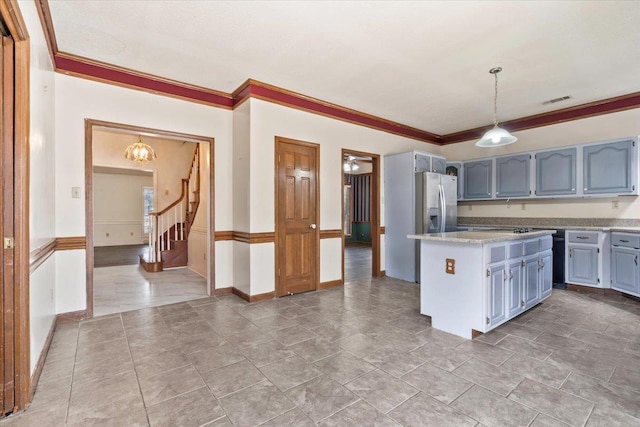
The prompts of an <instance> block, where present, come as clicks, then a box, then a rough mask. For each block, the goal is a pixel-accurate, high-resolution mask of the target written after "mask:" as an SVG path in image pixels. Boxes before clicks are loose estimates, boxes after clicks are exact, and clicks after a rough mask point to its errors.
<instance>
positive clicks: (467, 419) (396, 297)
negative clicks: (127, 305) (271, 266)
mask: <svg viewBox="0 0 640 427" xmlns="http://www.w3.org/2000/svg"><path fill="white" fill-rule="evenodd" d="M418 307H419V287H418V285H416V284H413V283H407V282H402V281H398V280H394V279H390V278H381V279H375V280H370V279H368V280H363V281H356V282H353V283H351V284H347V285H345V286H344V287H337V288H332V289H329V290H323V291H318V292H312V293H306V294H299V295H294V296H291V297H285V298H281V299H274V300H270V301H265V302H262V303H256V304H247V303H245V302H244V301H243V300H241V299H239V298H237V297H235V296H233V295H228V296H223V297H211V298H203V299H198V300H193V301H189V302H182V303H178V304H172V305H166V306H162V307H153V308H145V309H141V310H136V311H130V312H126V313H122V314H115V315H109V316H104V317H100V318H95V319H92V320H87V321H82V322H79V323H77V322H70V323H62V324H59V325H58V327H57V329H56V331H55V335H54V338H53V343H52V345H51V348H50V350H49V354H48V356H47V360H46V363H45V365H44V369H43V371H42V375H41V377H40V383H39V385H38V388H37V391H36V394H35V398H34V400H33V404H32V405H31V406H30V407H29V409H28V410H27V411H26V412H25V413H22V414H18V415H15V416H12V417H9V418H8V419H6V420H4V421H2V422H0V425H2V426H3V427H9V426H23V425H34V426H64V425H69V426H93V425H114V426H146V425H152V426H178V425H180V426H201V425H205V424H206V425H207V426H226V425H227V426H228V425H236V426H256V425H264V426H286V425H291V426H313V425H320V426H349V427H357V426H374V425H375V426H398V425H400V426H426V425H430V426H478V427H480V426H487V427H491V426H532V427H541V426H567V425H571V426H585V425H586V426H589V427H593V426H636V427H637V426H639V425H640V371H639V368H638V367H639V366H640V303H638V302H637V301H634V300H631V299H627V298H623V297H619V296H616V297H603V296H595V295H585V294H579V293H576V292H571V291H563V290H555V289H554V291H553V294H552V296H551V297H550V298H549V299H548V300H547V301H545V302H544V303H542V304H541V305H539V306H538V307H536V308H534V309H532V310H530V311H529V312H527V313H524V314H523V315H521V316H519V317H518V318H516V319H514V320H512V321H510V322H508V323H507V324H505V325H503V326H501V327H500V328H498V329H497V330H495V331H492V332H490V333H488V334H486V335H483V336H481V337H479V338H477V339H475V340H473V341H470V340H465V339H462V338H459V337H456V336H453V335H450V334H447V333H444V332H440V331H438V330H435V329H432V328H431V326H430V321H429V318H427V317H425V316H422V315H420V314H419V312H418Z"/></svg>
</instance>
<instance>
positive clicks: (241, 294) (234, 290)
mask: <svg viewBox="0 0 640 427" xmlns="http://www.w3.org/2000/svg"><path fill="white" fill-rule="evenodd" d="M231 292H232V293H233V294H234V295H236V296H238V297H240V298H242V299H243V300H245V301H246V302H251V298H250V297H249V294H247V293H245V292H242V291H241V290H240V289H238V288H235V287H234V288H231Z"/></svg>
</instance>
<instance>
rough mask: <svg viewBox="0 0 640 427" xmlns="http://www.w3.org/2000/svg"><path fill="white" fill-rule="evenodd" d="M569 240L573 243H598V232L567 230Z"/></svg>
mask: <svg viewBox="0 0 640 427" xmlns="http://www.w3.org/2000/svg"><path fill="white" fill-rule="evenodd" d="M569 241H570V242H573V243H598V232H597V231H591V232H589V231H585V232H569Z"/></svg>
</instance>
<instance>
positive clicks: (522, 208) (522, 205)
mask: <svg viewBox="0 0 640 427" xmlns="http://www.w3.org/2000/svg"><path fill="white" fill-rule="evenodd" d="M520 210H523V211H526V210H527V205H526V204H524V203H522V204H521V205H520Z"/></svg>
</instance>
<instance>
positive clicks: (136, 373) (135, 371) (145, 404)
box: [119, 313, 151, 425]
mask: <svg viewBox="0 0 640 427" xmlns="http://www.w3.org/2000/svg"><path fill="white" fill-rule="evenodd" d="M119 317H120V323H121V324H122V331H123V332H124V339H125V341H126V343H127V350H128V351H129V357H130V358H131V364H132V365H133V372H134V373H135V376H136V383H137V384H138V392H139V393H140V397H141V398H142V406H143V407H144V415H145V417H146V419H147V424H148V425H151V420H150V419H149V411H148V410H147V402H146V400H145V398H144V394H143V393H142V386H141V385H140V377H139V376H138V370H137V369H136V363H135V361H134V360H133V353H131V345H130V344H129V338H128V337H127V330H126V328H125V327H124V319H123V318H122V313H119Z"/></svg>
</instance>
